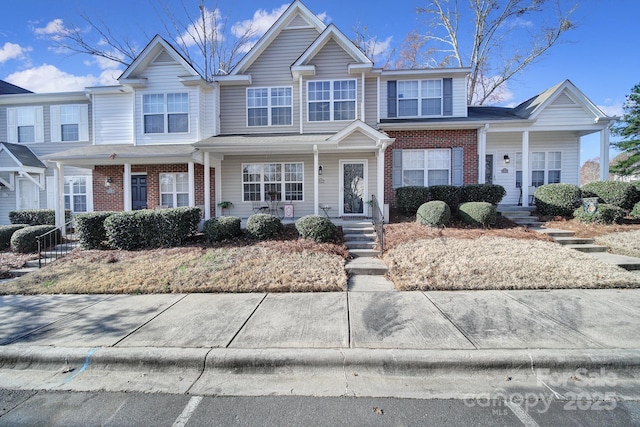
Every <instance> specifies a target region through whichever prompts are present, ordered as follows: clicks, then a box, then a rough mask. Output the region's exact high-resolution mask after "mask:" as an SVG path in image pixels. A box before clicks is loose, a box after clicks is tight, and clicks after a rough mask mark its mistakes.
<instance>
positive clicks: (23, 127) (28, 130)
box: [16, 108, 36, 142]
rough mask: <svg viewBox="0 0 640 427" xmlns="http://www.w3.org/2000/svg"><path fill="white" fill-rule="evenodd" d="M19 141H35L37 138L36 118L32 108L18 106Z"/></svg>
mask: <svg viewBox="0 0 640 427" xmlns="http://www.w3.org/2000/svg"><path fill="white" fill-rule="evenodd" d="M16 117H17V123H18V142H35V140H36V121H35V120H36V119H35V115H34V112H33V109H31V108H18V110H17V114H16Z"/></svg>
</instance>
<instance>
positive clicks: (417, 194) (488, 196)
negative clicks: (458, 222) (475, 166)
mask: <svg viewBox="0 0 640 427" xmlns="http://www.w3.org/2000/svg"><path fill="white" fill-rule="evenodd" d="M506 194H507V192H506V191H505V189H504V187H503V186H501V185H496V184H466V185H463V186H461V187H457V186H454V185H432V186H431V187H417V186H409V187H400V188H397V189H396V205H397V206H398V208H399V209H400V211H401V212H402V213H403V214H405V215H415V214H416V212H417V211H418V208H419V207H420V206H422V205H423V204H424V203H426V202H430V201H434V200H440V201H443V202H445V203H446V204H447V205H448V206H449V207H450V208H453V207H456V206H458V205H459V204H461V203H467V202H486V203H490V204H492V205H497V204H498V203H500V202H501V201H502V199H503V198H504V196H505V195H506Z"/></svg>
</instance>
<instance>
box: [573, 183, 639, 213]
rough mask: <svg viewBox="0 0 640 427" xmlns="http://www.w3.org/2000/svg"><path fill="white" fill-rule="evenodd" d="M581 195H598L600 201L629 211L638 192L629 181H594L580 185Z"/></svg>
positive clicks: (637, 199)
mask: <svg viewBox="0 0 640 427" xmlns="http://www.w3.org/2000/svg"><path fill="white" fill-rule="evenodd" d="M582 194H583V196H582V197H598V198H599V199H600V203H605V204H608V205H613V206H617V207H619V208H622V209H624V210H625V211H629V210H631V209H633V205H635V204H636V203H637V202H638V201H640V194H639V193H638V190H637V189H636V187H635V186H634V185H633V184H631V183H629V182H622V181H596V182H590V183H589V184H585V185H583V186H582Z"/></svg>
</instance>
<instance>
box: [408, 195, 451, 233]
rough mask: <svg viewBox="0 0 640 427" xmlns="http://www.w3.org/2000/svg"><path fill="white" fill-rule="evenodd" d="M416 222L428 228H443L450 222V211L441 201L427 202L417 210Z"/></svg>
mask: <svg viewBox="0 0 640 427" xmlns="http://www.w3.org/2000/svg"><path fill="white" fill-rule="evenodd" d="M416 221H417V222H418V224H422V225H428V226H429V227H442V226H445V225H447V224H449V221H451V209H450V208H449V205H447V204H446V203H445V202H443V201H442V200H433V201H431V202H427V203H425V204H423V205H422V206H420V207H419V208H418V212H417V213H416Z"/></svg>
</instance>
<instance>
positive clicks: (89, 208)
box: [52, 175, 93, 213]
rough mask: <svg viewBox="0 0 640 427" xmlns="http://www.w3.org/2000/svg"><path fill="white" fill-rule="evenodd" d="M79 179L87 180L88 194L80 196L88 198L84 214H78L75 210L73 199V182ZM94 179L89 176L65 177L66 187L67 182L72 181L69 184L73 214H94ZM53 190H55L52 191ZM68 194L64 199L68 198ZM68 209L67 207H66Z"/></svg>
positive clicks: (65, 194) (70, 206)
mask: <svg viewBox="0 0 640 427" xmlns="http://www.w3.org/2000/svg"><path fill="white" fill-rule="evenodd" d="M78 178H84V179H85V180H86V186H87V192H86V193H80V194H79V195H85V196H86V197H87V210H86V211H83V212H76V211H75V210H74V209H73V199H72V198H71V197H73V196H74V194H73V190H72V188H73V180H75V179H78ZM92 178H93V177H92V176H89V175H72V176H65V177H64V180H65V185H66V183H67V180H69V181H70V183H69V189H70V190H72V191H71V192H70V193H69V197H70V198H69V208H70V209H71V212H72V213H85V212H93V179H92ZM52 190H53V189H52ZM63 193H64V189H63ZM66 196H67V193H64V194H63V197H66ZM65 209H66V207H65Z"/></svg>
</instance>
